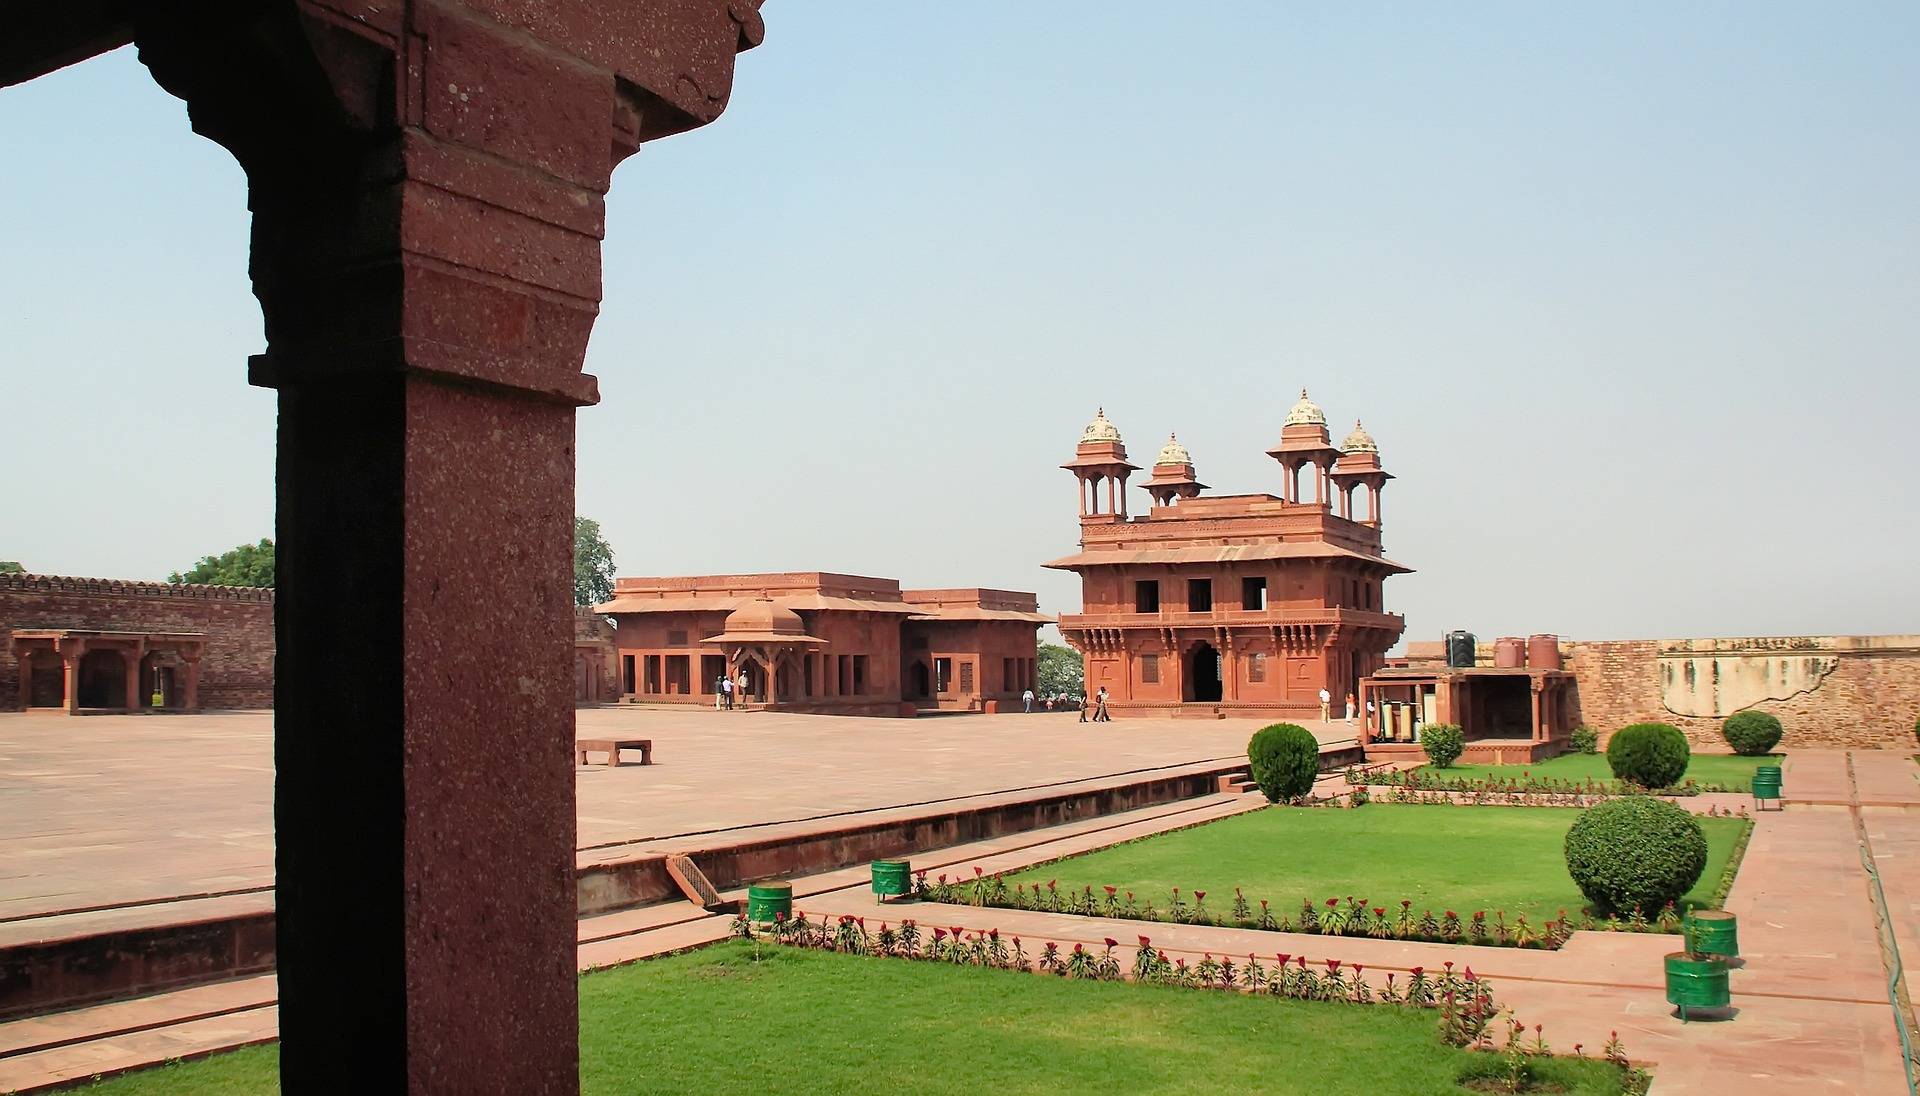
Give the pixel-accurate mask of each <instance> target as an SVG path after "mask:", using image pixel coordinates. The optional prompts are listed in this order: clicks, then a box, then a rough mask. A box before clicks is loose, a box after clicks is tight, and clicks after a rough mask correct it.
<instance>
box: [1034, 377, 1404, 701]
mask: <svg viewBox="0 0 1920 1096" xmlns="http://www.w3.org/2000/svg"><path fill="white" fill-rule="evenodd" d="M1267 454H1268V455H1269V456H1271V457H1273V459H1274V460H1276V461H1278V462H1279V464H1280V467H1281V469H1282V472H1283V478H1282V487H1281V494H1279V495H1271V494H1265V493H1259V494H1245V495H1215V496H1208V495H1205V494H1203V492H1205V491H1206V490H1207V486H1206V485H1205V484H1203V483H1201V482H1200V481H1199V479H1198V478H1197V477H1196V475H1195V473H1194V466H1193V458H1192V456H1191V455H1190V454H1189V453H1188V452H1187V449H1186V447H1185V446H1183V445H1181V444H1180V442H1179V440H1178V439H1177V438H1175V437H1169V438H1168V440H1167V444H1166V446H1165V447H1164V448H1162V449H1161V450H1160V455H1159V456H1158V458H1156V459H1155V461H1154V464H1153V470H1152V473H1151V474H1150V476H1149V477H1148V478H1147V481H1146V483H1145V484H1144V486H1145V487H1146V489H1147V492H1148V494H1149V495H1150V496H1151V498H1152V505H1151V506H1150V507H1149V509H1148V510H1147V513H1146V514H1145V515H1144V516H1132V515H1129V514H1128V512H1127V504H1126V489H1127V481H1128V479H1129V478H1130V477H1131V476H1132V475H1133V473H1135V472H1137V471H1139V470H1140V469H1139V466H1138V465H1135V464H1131V463H1129V462H1128V460H1127V449H1126V445H1125V444H1124V443H1123V442H1122V440H1121V437H1120V431H1119V430H1118V429H1117V428H1116V427H1115V426H1114V425H1113V423H1111V422H1109V421H1108V420H1107V417H1106V413H1105V411H1104V410H1102V411H1101V412H1100V413H1099V414H1097V415H1095V416H1094V419H1093V421H1092V422H1090V423H1088V424H1087V428H1086V430H1085V432H1083V433H1082V434H1081V435H1080V443H1079V445H1078V446H1077V447H1076V448H1075V450H1074V457H1073V459H1072V460H1071V461H1068V462H1067V463H1066V464H1064V465H1062V466H1061V467H1063V468H1065V469H1067V470H1068V471H1070V472H1072V473H1073V475H1074V479H1075V481H1076V483H1077V484H1078V486H1079V489H1080V504H1079V505H1080V551H1079V552H1078V553H1076V554H1074V555H1071V556H1067V557H1065V558H1063V559H1056V560H1054V561H1052V562H1050V563H1048V564H1047V566H1048V567H1053V568H1058V569H1060V570H1067V571H1073V572H1075V573H1076V574H1078V575H1079V576H1080V580H1081V603H1082V606H1083V608H1082V610H1081V612H1079V613H1078V614H1073V615H1063V616H1061V618H1060V631H1061V634H1062V635H1063V636H1064V637H1065V638H1066V641H1067V643H1068V644H1070V645H1071V646H1072V647H1073V648H1074V649H1075V650H1077V651H1079V652H1080V653H1081V655H1082V657H1083V658H1084V659H1085V663H1086V674H1087V688H1088V690H1090V691H1091V690H1094V689H1098V688H1100V687H1101V686H1105V687H1106V690H1107V693H1108V695H1109V697H1110V698H1111V699H1110V706H1111V707H1112V709H1113V710H1114V711H1115V712H1116V713H1121V714H1131V715H1168V716H1174V715H1196V716H1203V717H1218V716H1224V715H1228V714H1236V715H1254V716H1266V715H1276V716H1286V717H1293V718H1309V719H1310V718H1318V717H1319V716H1320V713H1321V710H1320V692H1321V690H1322V689H1325V690H1326V691H1327V693H1328V694H1329V696H1330V697H1331V699H1332V714H1333V716H1334V717H1335V718H1340V717H1341V716H1342V715H1343V714H1344V707H1345V700H1346V697H1347V694H1348V693H1350V692H1353V691H1355V690H1356V689H1357V687H1358V684H1359V681H1360V679H1361V678H1363V677H1365V676H1367V675H1368V674H1370V673H1372V672H1373V671H1374V670H1375V669H1377V668H1378V667H1380V666H1381V665H1382V663H1383V661H1384V656H1385V654H1386V651H1387V649H1388V648H1389V647H1391V646H1393V644H1394V643H1395V642H1396V641H1397V640H1398V639H1399V638H1400V633H1401V632H1402V631H1403V630H1404V628H1405V626H1406V622H1405V620H1404V619H1403V618H1401V617H1400V616H1398V615H1395V614H1393V613H1389V612H1387V611H1386V610H1385V609H1384V608H1383V607H1382V605H1383V603H1382V592H1381V591H1382V587H1383V586H1384V585H1385V582H1386V579H1387V576H1389V575H1395V574H1405V573H1407V572H1408V571H1409V568H1406V567H1403V566H1401V565H1400V564H1398V563H1395V562H1393V561H1392V560H1390V559H1387V558H1386V557H1385V556H1384V555H1382V554H1381V547H1380V528H1381V518H1380V513H1381V510H1380V495H1381V491H1382V489H1383V488H1384V487H1385V486H1386V482H1387V481H1388V480H1389V479H1392V478H1393V477H1392V476H1391V475H1390V474H1388V473H1387V472H1386V471H1385V469H1383V468H1382V467H1381V464H1380V449H1379V446H1377V445H1375V444H1374V441H1373V438H1372V436H1370V435H1369V434H1368V433H1367V432H1366V430H1364V429H1363V428H1362V427H1361V426H1360V424H1359V423H1357V422H1356V423H1355V424H1354V428H1353V432H1352V433H1350V434H1348V435H1347V437H1346V440H1344V441H1343V442H1341V443H1340V444H1339V445H1338V446H1336V445H1334V444H1333V443H1332V440H1331V438H1330V436H1329V435H1328V433H1327V417H1326V414H1325V413H1324V412H1323V411H1321V409H1320V407H1319V405H1317V404H1315V403H1314V402H1313V401H1312V400H1310V399H1308V398H1307V394H1306V392H1305V391H1304V390H1302V391H1301V393H1300V401H1299V402H1298V403H1296V404H1295V405H1294V406H1293V409H1292V410H1291V411H1289V412H1288V414H1287V419H1286V423H1285V425H1284V426H1283V427H1282V428H1281V431H1280V440H1279V442H1278V443H1277V444H1275V445H1274V447H1273V448H1271V449H1269V450H1267ZM1356 495H1360V496H1361V498H1360V499H1356V498H1355V496H1356ZM1361 502H1364V514H1363V515H1362V514H1360V513H1356V506H1357V505H1359V504H1360V503H1361Z"/></svg>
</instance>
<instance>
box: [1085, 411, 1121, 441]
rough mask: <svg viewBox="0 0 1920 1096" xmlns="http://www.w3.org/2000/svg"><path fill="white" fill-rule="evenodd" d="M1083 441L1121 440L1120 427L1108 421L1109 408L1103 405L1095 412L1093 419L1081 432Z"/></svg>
mask: <svg viewBox="0 0 1920 1096" xmlns="http://www.w3.org/2000/svg"><path fill="white" fill-rule="evenodd" d="M1080 440H1081V442H1082V443H1085V442H1090V441H1119V440H1120V428H1119V427H1117V426H1115V425H1113V424H1112V423H1111V422H1108V421H1107V409H1106V408H1105V407H1101V408H1100V409H1099V410H1097V411H1095V412H1094V414H1093V421H1092V422H1090V423H1088V424H1087V428H1086V429H1085V430H1082V431H1081V432H1080Z"/></svg>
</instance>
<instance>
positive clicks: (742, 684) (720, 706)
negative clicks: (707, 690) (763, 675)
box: [713, 672, 747, 712]
mask: <svg viewBox="0 0 1920 1096" xmlns="http://www.w3.org/2000/svg"><path fill="white" fill-rule="evenodd" d="M736 696H738V697H739V698H740V701H741V703H743V704H744V703H745V702H746V699H747V675H746V674H745V673H744V672H742V673H741V675H740V677H739V678H738V680H736V679H734V678H731V677H728V676H727V675H725V674H721V675H720V676H719V677H716V678H714V679H713V708H714V710H715V711H726V712H730V711H732V710H733V698H734V697H736Z"/></svg>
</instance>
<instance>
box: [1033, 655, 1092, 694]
mask: <svg viewBox="0 0 1920 1096" xmlns="http://www.w3.org/2000/svg"><path fill="white" fill-rule="evenodd" d="M1033 677H1034V691H1035V692H1038V693H1039V694H1040V695H1041V696H1058V695H1060V694H1062V693H1064V694H1066V695H1067V696H1084V695H1086V691H1087V678H1086V668H1085V666H1084V665H1083V664H1082V663H1081V661H1080V655H1079V653H1078V652H1076V651H1074V650H1073V649H1072V648H1070V647H1062V646H1061V645H1059V644H1058V643H1042V644H1040V646H1039V648H1038V651H1037V653H1036V657H1035V660H1034V674H1033Z"/></svg>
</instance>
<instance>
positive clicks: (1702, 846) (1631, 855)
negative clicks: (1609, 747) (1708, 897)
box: [1566, 735, 1707, 917]
mask: <svg viewBox="0 0 1920 1096" xmlns="http://www.w3.org/2000/svg"><path fill="white" fill-rule="evenodd" d="M1614 738H1615V741H1618V740H1619V736H1618V735H1616V736H1614ZM1566 855H1567V874H1569V875H1571V876H1573V881H1574V883H1575V884H1576V885H1578V886H1579V888H1580V893H1582V894H1584V895H1586V896H1587V900H1588V901H1590V902H1592V903H1593V905H1594V912H1595V913H1597V914H1600V915H1602V916H1605V915H1608V914H1616V913H1618V914H1631V913H1632V912H1633V911H1635V910H1639V911H1640V912H1641V913H1642V914H1644V915H1646V916H1648V917H1653V916H1655V915H1657V914H1658V913H1659V912H1660V910H1661V908H1662V907H1664V906H1665V905H1666V904H1667V903H1668V902H1675V901H1678V900H1679V899H1680V896H1681V895H1683V894H1685V893H1687V891H1689V890H1691V889H1692V888H1693V885H1694V884H1695V883H1698V882H1699V881H1700V873H1701V872H1702V871H1705V870H1706V867H1707V835H1706V834H1705V833H1704V832H1702V831H1701V829H1700V823H1699V822H1698V821H1697V820H1695V818H1694V817H1693V816H1692V815H1690V814H1688V813H1687V812H1686V811H1684V810H1682V809H1680V808H1679V807H1676V806H1674V805H1673V804H1672V803H1669V802H1667V801H1666V800H1664V799H1655V798H1653V797H1651V796H1644V795H1634V796H1626V797H1624V798H1621V799H1609V800H1607V801H1606V802H1605V803H1602V804H1600V805H1599V806H1597V807H1592V808H1590V809H1588V810H1587V811H1585V812H1583V813H1582V814H1581V815H1580V818H1579V819H1578V820H1577V821H1575V822H1574V824H1573V828H1571V829H1569V830H1568V831H1567V841H1566Z"/></svg>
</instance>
